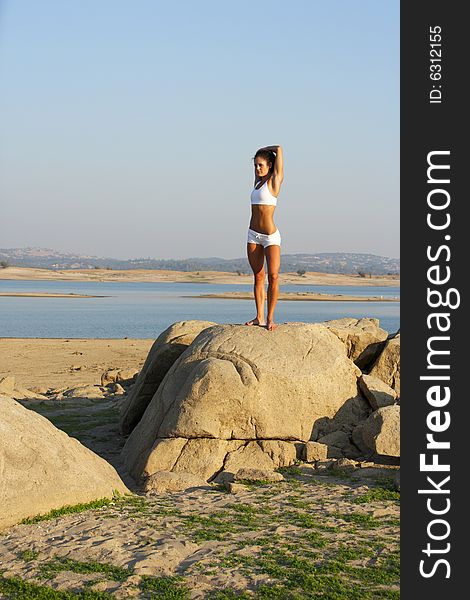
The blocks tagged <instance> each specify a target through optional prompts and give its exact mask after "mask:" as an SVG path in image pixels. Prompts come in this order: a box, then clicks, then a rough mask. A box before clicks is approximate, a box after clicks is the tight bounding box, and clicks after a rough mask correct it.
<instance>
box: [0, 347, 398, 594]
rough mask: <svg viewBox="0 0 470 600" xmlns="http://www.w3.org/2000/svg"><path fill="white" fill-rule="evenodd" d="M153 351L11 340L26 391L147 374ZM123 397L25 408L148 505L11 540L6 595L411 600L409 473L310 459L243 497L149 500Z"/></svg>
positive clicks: (200, 491) (4, 538)
mask: <svg viewBox="0 0 470 600" xmlns="http://www.w3.org/2000/svg"><path fill="white" fill-rule="evenodd" d="M153 341H154V340H153V339H147V340H137V339H123V340H116V339H113V340H83V339H69V340H65V339H46V340H44V339H5V338H3V339H0V352H1V354H2V357H3V359H2V363H1V365H0V367H1V369H2V370H1V371H0V377H1V376H4V375H7V374H8V375H14V376H15V379H16V380H17V381H18V382H19V383H21V385H24V386H26V387H31V386H39V385H41V386H44V387H49V388H52V387H75V386H76V385H80V384H91V385H98V384H99V383H100V378H101V373H102V372H103V371H105V370H107V369H109V368H119V369H133V368H141V366H142V364H143V362H144V360H145V357H146V355H147V353H148V351H149V349H150V347H151V345H152V343H153ZM0 401H1V398H0ZM122 401H123V397H122V396H117V395H115V396H108V397H106V398H102V399H91V398H90V399H88V398H81V399H78V398H77V399H64V400H60V401H58V400H56V401H53V400H47V401H31V400H29V401H28V400H23V401H21V402H22V404H23V405H24V406H27V407H29V408H31V409H32V410H36V411H37V412H39V413H40V414H43V415H44V416H45V417H47V418H49V419H50V420H51V421H52V422H53V423H54V424H55V425H56V426H57V427H59V428H61V429H63V430H64V431H66V432H67V433H68V434H69V435H73V436H74V437H76V438H78V439H79V440H80V441H81V442H82V443H83V444H85V445H86V446H87V447H89V448H90V449H92V450H93V451H94V452H96V453H97V454H99V455H100V456H102V457H103V458H105V459H106V460H108V461H109V462H110V463H111V464H113V465H114V466H115V467H116V469H117V470H118V472H119V473H120V474H121V476H122V478H123V480H124V481H125V483H126V484H127V485H128V486H129V487H130V489H131V490H133V492H134V495H133V496H131V497H130V498H125V499H118V500H116V501H114V502H113V503H111V504H108V505H107V506H103V507H101V508H95V509H92V510H87V511H85V512H80V513H77V514H63V515H62V516H58V517H54V518H49V519H47V520H43V521H40V522H37V523H34V524H19V525H16V526H14V527H11V528H8V529H7V530H4V531H2V532H0V564H1V569H2V571H3V573H0V598H10V597H13V596H14V594H13V592H12V589H13V588H12V586H15V585H19V583H18V582H19V581H21V582H23V583H22V584H21V585H22V586H23V588H22V590H23V591H22V593H23V596H21V595H20V596H18V595H17V596H14V597H36V596H34V595H33V594H32V592H31V590H28V589H27V588H25V587H24V586H25V585H26V586H27V585H36V586H46V587H50V588H53V589H56V590H63V591H65V590H68V591H71V592H73V593H79V592H85V591H86V590H91V591H94V592H101V593H107V594H109V595H108V596H100V597H103V598H104V597H107V598H118V599H119V598H131V597H136V598H150V597H156V596H155V594H156V595H157V596H158V597H168V598H170V597H171V598H191V599H202V598H209V597H211V593H213V592H216V591H220V590H226V595H224V596H217V597H224V598H234V597H236V596H235V593H246V594H247V595H246V596H243V597H259V598H261V597H263V598H265V597H276V598H284V597H285V598H288V597H291V596H290V594H291V593H294V592H295V594H296V595H295V597H313V596H311V595H310V594H311V591H312V588H311V586H312V585H315V589H317V590H320V591H322V590H323V593H324V595H322V597H328V593H329V590H333V589H336V590H337V589H343V590H344V592H343V593H342V594H337V593H336V592H335V596H334V597H335V598H338V599H341V598H344V599H346V598H349V597H351V596H350V595H348V594H352V592H353V591H354V593H355V596H354V597H356V596H357V597H361V596H364V595H365V594H366V593H368V594H372V595H373V594H374V591H375V592H377V593H379V591H380V593H383V592H387V593H390V594H394V595H393V596H392V595H390V596H386V597H390V598H391V597H394V598H395V597H397V593H398V589H399V588H398V585H399V581H398V580H399V572H398V552H399V524H398V519H399V503H398V501H397V498H398V494H397V492H393V491H392V489H393V477H394V475H395V473H396V471H397V469H398V467H395V466H387V465H369V466H368V465H367V464H363V465H362V466H363V467H364V468H359V467H357V468H355V469H353V470H352V471H348V472H341V471H340V472H331V471H319V470H317V469H315V468H314V466H313V465H311V464H306V463H302V464H300V465H299V466H296V467H290V468H287V469H284V471H283V472H284V476H285V481H283V482H279V483H275V484H268V485H260V484H258V485H256V484H255V485H250V486H244V487H242V488H241V490H240V491H239V492H238V493H236V494H230V493H228V492H227V491H226V490H225V489H223V488H222V487H221V486H217V485H209V484H208V485H205V486H201V487H197V488H192V489H189V490H186V491H184V492H173V493H167V494H161V495H144V494H143V493H142V492H141V491H140V488H139V487H138V485H137V484H136V483H135V482H133V481H132V479H130V477H129V476H128V475H127V474H126V473H125V471H123V469H122V464H121V461H120V451H121V448H122V446H123V444H124V441H125V440H124V438H123V437H122V436H121V435H120V434H119V430H118V413H119V406H120V403H121V402H122ZM332 561H334V565H335V568H334V570H333V571H330V570H329V566H328V565H330V564H332ZM174 577H181V580H178V579H174ZM309 577H310V579H309ZM312 578H313V579H312ZM15 582H16V583H15ZM379 582H380V583H379ZM263 586H264V587H263ZM331 586H333V587H331ZM266 587H268V588H269V587H272V588H273V589H272V590H271V591H269V592H265V591H264V592H263V590H265V589H266ZM162 589H164V590H166V591H165V592H163V593H161V595H159V594H158V593H157V592H156V591H155V590H160V591H161V590H162ZM27 592H28V594H30V595H28V594H27ZM265 594H269V595H265ZM48 597H49V596H48ZM51 597H52V596H51ZM94 597H98V596H94ZM381 597H385V596H382V595H381Z"/></svg>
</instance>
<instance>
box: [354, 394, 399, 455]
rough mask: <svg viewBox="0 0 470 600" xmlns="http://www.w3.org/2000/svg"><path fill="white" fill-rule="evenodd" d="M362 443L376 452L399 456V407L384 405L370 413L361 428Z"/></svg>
mask: <svg viewBox="0 0 470 600" xmlns="http://www.w3.org/2000/svg"><path fill="white" fill-rule="evenodd" d="M360 433H361V435H362V439H363V441H364V444H365V445H366V446H367V447H368V448H369V449H370V450H372V451H375V452H377V454H383V455H385V456H395V457H399V456H400V407H399V406H398V405H396V404H395V405H393V406H384V407H383V408H379V410H376V411H375V412H373V413H372V414H371V416H370V417H369V418H368V419H367V421H365V423H364V424H363V426H362V428H361V432H360Z"/></svg>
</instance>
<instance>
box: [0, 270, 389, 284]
mask: <svg viewBox="0 0 470 600" xmlns="http://www.w3.org/2000/svg"><path fill="white" fill-rule="evenodd" d="M0 280H37V281H103V282H111V281H121V282H167V283H173V282H174V283H176V282H179V283H211V284H251V283H253V275H252V274H246V275H245V274H243V275H238V274H237V273H229V272H224V271H192V272H186V271H167V270H150V269H131V270H110V269H76V270H75V269H70V270H68V269H67V270H57V271H56V270H51V269H33V268H26V267H7V268H4V269H0ZM279 283H280V285H283V284H289V285H292V284H295V285H354V286H359V285H360V286H384V287H388V286H393V287H395V286H399V285H400V278H399V276H393V275H392V276H388V275H383V276H382V275H378V276H374V277H370V278H369V277H361V276H360V275H343V274H340V273H317V272H313V271H308V272H306V273H305V274H304V275H302V276H300V275H298V274H297V273H282V272H281V273H280V274H279Z"/></svg>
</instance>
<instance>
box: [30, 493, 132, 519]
mask: <svg viewBox="0 0 470 600" xmlns="http://www.w3.org/2000/svg"><path fill="white" fill-rule="evenodd" d="M120 497H121V496H120V495H116V497H115V498H100V499H99V500H93V501H92V502H86V503H80V504H73V505H71V504H67V505H66V506H63V507H62V508H54V509H53V510H51V511H49V512H48V513H46V514H43V515H36V516H35V517H28V518H27V519H23V520H22V521H21V524H22V525H33V524H34V523H39V522H40V521H48V520H49V519H55V518H56V517H62V516H63V515H69V514H73V513H80V512H84V511H86V510H91V509H93V508H103V507H104V506H109V505H110V504H115V503H116V500H117V499H118V498H120Z"/></svg>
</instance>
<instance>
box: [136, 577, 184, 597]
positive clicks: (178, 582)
mask: <svg viewBox="0 0 470 600" xmlns="http://www.w3.org/2000/svg"><path fill="white" fill-rule="evenodd" d="M183 581H184V579H183V577H151V576H150V575H142V580H141V582H140V586H139V587H140V589H141V590H142V591H143V592H150V594H151V597H152V598H165V600H189V597H190V596H189V589H188V588H187V587H186V585H185V584H184V583H183Z"/></svg>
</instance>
